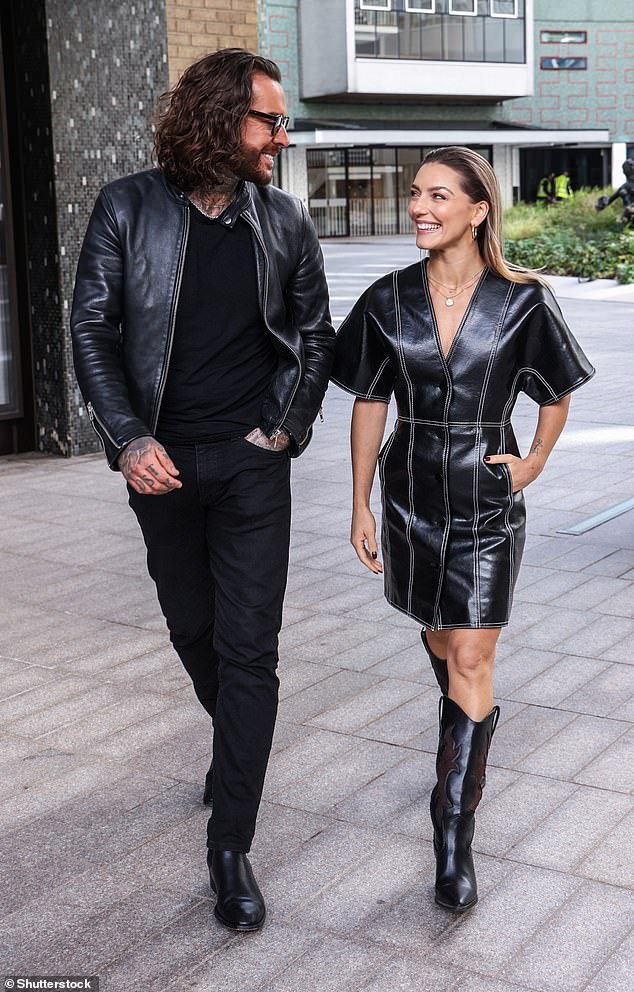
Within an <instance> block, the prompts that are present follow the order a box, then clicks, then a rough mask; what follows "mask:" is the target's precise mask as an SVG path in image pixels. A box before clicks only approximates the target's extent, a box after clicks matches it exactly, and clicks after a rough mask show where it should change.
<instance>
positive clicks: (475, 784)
mask: <svg viewBox="0 0 634 992" xmlns="http://www.w3.org/2000/svg"><path fill="white" fill-rule="evenodd" d="M499 715H500V709H499V707H498V706H494V707H493V709H492V710H491V712H490V713H489V714H488V716H485V718H484V720H481V721H480V722H479V723H476V722H475V721H474V720H471V719H469V717H468V716H467V714H466V713H464V712H463V711H462V710H461V709H460V707H459V706H458V704H457V703H455V702H454V701H453V699H449V697H448V696H443V698H442V699H441V701H440V739H439V743H438V757H437V758H436V773H437V776H438V781H437V783H436V785H435V786H434V788H433V791H432V795H431V807H430V808H431V819H432V823H433V826H434V852H435V854H436V902H437V903H438V905H439V906H443V907H444V908H445V909H450V910H452V911H453V912H454V913H462V912H464V911H465V910H466V909H469V908H470V907H471V906H474V905H475V904H476V902H477V901H478V889H477V885H476V877H475V870H474V867H473V857H472V855H471V842H472V841H473V833H474V829H475V811H476V809H477V807H478V804H479V802H480V800H481V799H482V790H483V788H484V783H485V772H486V762H487V755H488V753H489V747H490V746H491V738H492V737H493V732H494V730H495V727H496V725H497V722H498V717H499Z"/></svg>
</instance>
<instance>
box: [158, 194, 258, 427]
mask: <svg viewBox="0 0 634 992" xmlns="http://www.w3.org/2000/svg"><path fill="white" fill-rule="evenodd" d="M190 215H191V223H190V229H189V238H188V241H187V251H186V255H185V265H184V269H183V276H182V282H181V289H180V295H179V299H178V309H177V312H176V325H175V329H174V341H173V345H172V354H171V358H170V363H169V370H168V374H167V381H166V384H165V391H164V394H163V400H162V403H161V410H160V417H159V422H158V428H157V432H156V433H157V437H158V439H159V440H160V441H163V442H167V443H168V444H169V443H170V442H171V443H173V444H177V443H180V444H183V443H195V442H204V441H214V440H218V438H219V437H222V436H226V435H228V434H236V433H242V434H246V433H248V431H249V430H251V429H252V428H253V427H257V426H258V425H259V423H260V414H261V408H262V400H263V398H264V395H265V393H266V391H267V389H268V387H269V385H270V383H271V378H272V376H273V373H274V371H275V368H276V366H277V357H276V353H275V350H274V348H273V344H272V342H271V339H270V336H269V334H268V332H267V330H266V328H265V326H264V323H263V321H262V314H261V311H260V302H259V296H258V281H257V272H256V267H255V255H254V246H253V240H252V237H251V230H250V228H249V225H248V223H247V221H245V220H243V219H242V218H238V220H237V221H236V223H235V225H234V227H233V228H230V227H229V226H228V225H227V226H225V225H224V224H222V222H218V221H217V220H208V219H207V218H206V217H204V216H203V215H202V214H201V213H199V211H197V210H196V209H195V208H194V207H190Z"/></svg>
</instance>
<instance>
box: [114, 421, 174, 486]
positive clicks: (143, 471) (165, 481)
mask: <svg viewBox="0 0 634 992" xmlns="http://www.w3.org/2000/svg"><path fill="white" fill-rule="evenodd" d="M118 464H119V468H120V469H121V472H122V474H123V477H124V479H125V480H126V482H127V483H128V484H129V485H130V486H132V488H133V489H136V491H137V492H138V493H144V494H146V495H148V496H161V495H162V494H163V493H169V492H171V491H172V489H180V488H181V486H182V483H181V482H179V481H178V478H177V477H178V475H179V471H178V469H177V468H176V466H175V465H174V462H173V461H172V459H171V458H170V456H169V455H168V453H167V451H166V450H165V448H164V447H163V445H162V444H159V443H158V441H156V440H155V439H154V438H153V437H151V436H150V435H149V434H148V435H146V436H145V437H137V438H135V440H134V441H130V443H129V444H128V445H126V447H125V448H124V449H123V451H122V452H121V454H120V455H119V459H118Z"/></svg>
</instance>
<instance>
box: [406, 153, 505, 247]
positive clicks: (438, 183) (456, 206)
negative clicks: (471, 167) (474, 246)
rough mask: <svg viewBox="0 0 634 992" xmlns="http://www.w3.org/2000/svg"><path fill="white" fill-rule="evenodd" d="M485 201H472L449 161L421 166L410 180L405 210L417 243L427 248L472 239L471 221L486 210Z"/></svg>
mask: <svg viewBox="0 0 634 992" xmlns="http://www.w3.org/2000/svg"><path fill="white" fill-rule="evenodd" d="M488 210H489V208H488V205H487V203H486V202H484V201H483V202H481V203H473V202H472V201H471V200H470V199H469V197H468V196H467V194H466V193H465V192H463V190H462V188H461V185H460V175H459V173H458V172H456V171H455V170H454V169H451V168H450V167H449V166H448V165H441V164H440V163H439V162H429V163H428V164H427V165H423V166H421V168H420V169H419V170H418V173H417V175H416V178H415V179H414V182H413V183H412V188H411V194H410V201H409V206H408V213H409V215H410V217H411V218H412V220H413V222H414V224H415V226H416V246H417V247H418V248H425V249H427V251H435V250H438V249H443V250H445V249H447V248H451V247H455V246H456V245H459V244H461V243H463V242H464V243H465V244H468V243H470V242H472V241H473V236H472V234H471V225H472V224H475V225H476V226H478V225H479V224H481V223H482V221H483V220H484V218H485V217H486V215H487V213H488Z"/></svg>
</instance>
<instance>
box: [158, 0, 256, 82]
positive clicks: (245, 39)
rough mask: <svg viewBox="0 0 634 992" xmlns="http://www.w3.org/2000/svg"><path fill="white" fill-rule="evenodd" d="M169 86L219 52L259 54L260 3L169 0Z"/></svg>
mask: <svg viewBox="0 0 634 992" xmlns="http://www.w3.org/2000/svg"><path fill="white" fill-rule="evenodd" d="M166 13H167V52H168V62H169V77H170V85H173V84H174V83H175V82H176V80H177V79H178V77H179V76H180V75H181V73H182V72H183V70H184V69H186V68H187V66H188V65H191V63H192V62H195V60H196V59H198V58H200V57H201V56H202V55H206V54H207V53H208V52H214V51H216V50H217V49H218V48H246V49H248V50H249V51H252V52H257V50H258V17H257V0H166Z"/></svg>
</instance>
